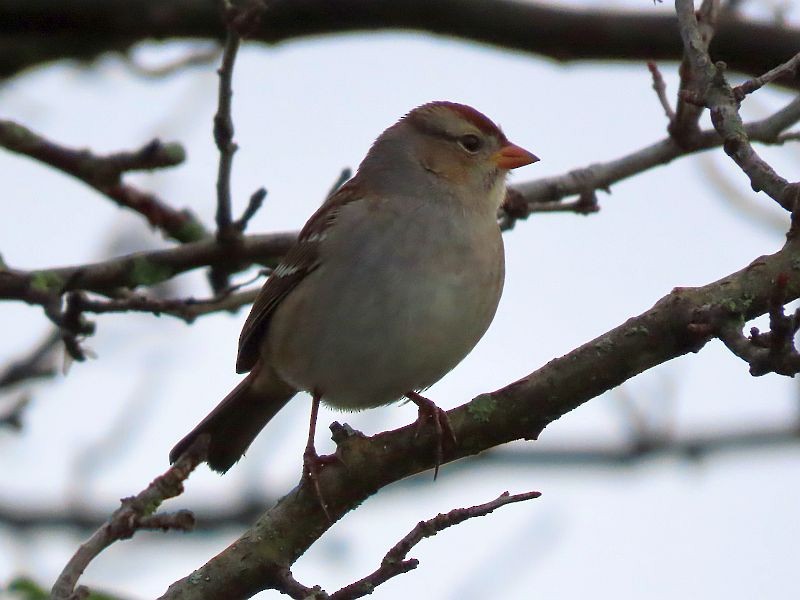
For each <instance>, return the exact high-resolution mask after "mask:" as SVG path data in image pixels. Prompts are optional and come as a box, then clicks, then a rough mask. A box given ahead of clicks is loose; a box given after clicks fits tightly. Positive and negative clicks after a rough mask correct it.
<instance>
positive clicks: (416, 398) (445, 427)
mask: <svg viewBox="0 0 800 600" xmlns="http://www.w3.org/2000/svg"><path fill="white" fill-rule="evenodd" d="M405 396H406V398H408V399H409V400H411V402H413V403H414V404H416V405H417V407H418V408H419V416H418V417H417V432H416V435H419V432H420V430H421V429H422V427H423V426H424V424H425V421H426V420H427V419H430V420H431V421H433V427H434V429H435V430H436V467H435V468H434V470H433V479H434V480H435V479H436V477H437V476H438V475H439V466H440V465H441V464H442V461H443V460H444V450H443V447H444V438H445V436H447V439H448V440H449V441H450V442H452V443H454V444H455V442H456V434H455V433H453V428H452V427H451V426H450V419H448V418H447V413H446V412H444V411H443V410H442V409H441V408H439V407H438V406H436V405H435V404H434V403H433V401H432V400H428V399H427V398H426V397H425V396H422V395H420V394H418V393H417V392H406V393H405Z"/></svg>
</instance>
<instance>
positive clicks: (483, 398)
mask: <svg viewBox="0 0 800 600" xmlns="http://www.w3.org/2000/svg"><path fill="white" fill-rule="evenodd" d="M496 408H497V400H495V399H494V398H492V396H491V395H490V394H481V395H480V396H477V397H475V398H474V399H473V400H472V402H470V403H469V406H467V412H468V413H469V414H470V416H471V417H472V418H473V419H475V420H476V421H478V422H479V423H488V422H489V420H490V419H491V418H492V413H493V412H494V411H495V409H496Z"/></svg>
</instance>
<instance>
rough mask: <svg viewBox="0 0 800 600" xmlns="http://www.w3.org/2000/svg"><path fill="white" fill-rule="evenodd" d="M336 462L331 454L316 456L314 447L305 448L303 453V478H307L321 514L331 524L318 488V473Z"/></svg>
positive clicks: (326, 506) (336, 459) (335, 458)
mask: <svg viewBox="0 0 800 600" xmlns="http://www.w3.org/2000/svg"><path fill="white" fill-rule="evenodd" d="M338 460H339V459H338V458H337V457H336V455H333V454H332V455H330V456H320V455H319V454H317V451H316V449H315V448H314V446H309V447H306V450H305V452H303V477H304V478H308V481H309V482H310V483H311V487H312V488H313V490H314V495H315V496H316V497H317V501H318V502H319V505H320V507H321V508H322V512H324V513H325V516H326V517H327V518H328V521H330V522H331V523H333V519H331V515H330V513H329V512H328V504H327V503H326V502H325V497H324V496H323V495H322V490H321V489H320V486H319V473H320V471H321V470H322V468H323V467H325V466H326V465H330V464H333V463H335V462H337V461H338Z"/></svg>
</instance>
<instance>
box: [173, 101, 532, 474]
mask: <svg viewBox="0 0 800 600" xmlns="http://www.w3.org/2000/svg"><path fill="white" fill-rule="evenodd" d="M537 160H538V158H537V157H536V156H534V155H533V154H531V153H530V152H528V151H527V150H523V149H522V148H520V147H519V146H515V145H514V144H511V143H510V142H509V141H508V139H507V138H506V136H505V135H504V134H503V132H502V131H501V130H500V129H499V128H498V127H497V126H496V125H495V124H494V123H493V122H492V121H490V120H489V119H488V118H487V117H485V116H484V115H483V114H481V113H480V112H478V111H477V110H475V109H474V108H471V107H469V106H464V105H462V104H455V103H452V102H431V103H429V104H425V105H423V106H420V107H419V108H416V109H414V110H412V111H411V112H410V113H408V114H407V115H406V116H405V117H403V118H402V119H400V120H399V121H398V122H397V123H395V124H394V125H392V126H391V127H390V128H389V129H387V130H386V131H384V132H383V133H382V134H381V135H380V136H379V137H378V139H377V140H375V143H374V144H373V145H372V148H371V149H370V151H369V153H368V154H367V156H366V158H365V159H364V161H363V162H362V163H361V165H360V166H359V169H358V173H357V174H356V175H355V177H353V178H352V179H351V180H350V181H349V182H347V183H346V184H345V185H343V186H342V187H341V188H340V189H339V190H338V191H337V192H336V193H334V194H333V195H332V196H331V197H330V198H328V199H327V201H326V202H325V203H324V204H323V205H322V206H321V207H320V209H319V210H317V212H316V213H315V214H314V215H313V216H312V217H311V218H310V219H309V220H308V222H307V223H306V225H305V227H304V228H303V230H302V231H301V232H300V236H299V238H298V240H297V243H296V244H295V245H294V246H293V247H292V248H291V249H290V250H289V252H288V253H287V254H286V256H285V257H284V259H283V261H282V262H281V263H280V264H279V265H278V267H277V268H276V269H275V270H274V271H273V272H272V274H271V275H270V277H269V279H268V280H267V281H266V283H265V284H264V287H263V289H262V290H261V293H260V294H259V296H258V298H257V299H256V301H255V303H254V305H253V308H252V310H251V311H250V315H249V317H248V318H247V321H246V323H245V325H244V328H243V330H242V334H241V337H240V338H239V357H238V360H237V362H236V370H237V372H239V373H243V372H246V371H249V372H250V373H249V375H248V376H247V377H246V378H245V379H244V381H242V382H241V383H240V384H239V385H238V386H237V387H236V388H235V389H234V390H233V391H232V392H231V393H230V394H228V396H227V397H226V398H225V399H224V400H223V401H222V402H221V403H220V404H219V405H218V406H217V407H216V408H215V409H214V410H213V411H212V412H211V413H210V414H209V415H208V416H207V417H206V418H205V419H203V421H202V422H201V423H200V424H199V425H198V426H197V427H195V429H194V430H192V432H191V433H189V434H188V435H187V436H186V437H185V438H184V439H183V440H181V441H180V442H179V443H178V444H177V445H176V446H175V448H174V449H173V450H172V452H171V453H170V460H172V461H174V460H176V459H177V458H178V456H180V454H181V453H182V452H183V451H184V450H185V449H186V448H188V446H189V445H191V443H192V442H193V441H194V440H195V439H196V438H197V436H198V435H200V434H209V436H210V442H209V447H208V455H207V462H208V464H209V466H210V467H211V468H212V469H214V470H216V471H220V472H225V471H227V470H228V469H229V468H230V467H231V466H232V465H233V464H234V463H235V462H236V461H237V460H239V458H241V456H242V454H243V453H244V452H245V450H246V449H247V448H248V446H249V445H250V443H251V442H252V441H253V439H255V437H256V435H258V433H259V432H260V431H261V429H263V427H264V426H265V425H266V424H267V422H268V421H269V420H270V419H271V418H272V417H273V416H275V414H276V413H277V412H278V411H279V410H280V409H281V408H282V407H283V406H284V405H285V404H286V403H287V402H288V401H289V400H290V399H291V398H292V397H293V396H294V395H295V394H296V393H297V391H298V390H303V391H307V392H309V393H311V394H312V396H313V399H314V403H313V408H312V424H311V431H310V434H309V446H308V448H307V452H306V460H309V459H313V458H315V457H316V454H315V453H314V451H313V435H314V424H315V421H316V411H317V408H318V406H319V401H320V400H322V401H324V402H325V403H326V404H329V405H330V406H333V407H336V408H342V409H346V410H360V409H364V408H371V407H376V406H381V405H385V404H390V403H392V402H395V401H396V400H399V399H401V398H403V397H404V396H405V397H407V398H410V399H411V400H413V401H414V402H416V403H418V404H420V408H426V405H425V403H426V402H429V401H426V400H425V399H424V398H422V397H421V396H419V394H418V393H416V392H418V391H419V390H424V389H426V388H428V387H429V386H431V385H433V384H434V383H435V382H436V381H438V380H439V379H441V378H442V377H443V376H444V375H445V374H446V373H447V372H448V371H450V370H451V369H452V368H453V367H455V366H456V365H457V364H458V363H459V362H460V361H461V360H462V359H463V358H464V357H465V356H466V355H467V354H468V353H469V352H470V350H472V348H473V347H474V346H475V344H476V343H477V342H478V340H479V339H480V338H481V337H482V336H483V334H484V332H485V331H486V329H487V328H488V327H489V323H490V322H491V321H492V318H493V317H494V314H495V311H496V309H497V304H498V302H499V300H500V294H501V292H502V289H503V277H504V257H503V241H502V238H501V235H500V230H499V228H498V225H497V220H496V216H497V210H498V207H499V206H500V205H501V203H502V202H503V199H504V197H505V179H506V174H507V173H508V170H509V169H514V168H516V167H520V166H523V165H527V164H530V163H533V162H535V161H537ZM431 406H432V404H431ZM427 408H430V406H428V407H427ZM434 408H435V407H434ZM436 410H438V409H436ZM433 416H434V417H436V415H433ZM436 423H437V426H438V421H436Z"/></svg>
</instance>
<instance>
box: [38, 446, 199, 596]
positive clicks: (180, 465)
mask: <svg viewBox="0 0 800 600" xmlns="http://www.w3.org/2000/svg"><path fill="white" fill-rule="evenodd" d="M207 449H208V438H207V436H200V437H199V438H198V439H197V440H196V441H195V442H194V444H192V446H190V447H189V449H188V450H187V451H186V452H185V453H184V454H183V455H182V456H181V458H180V459H179V460H178V461H176V462H175V464H174V465H172V466H171V467H170V468H169V469H168V470H167V471H166V472H165V473H164V474H163V475H161V476H159V477H156V479H154V480H153V482H152V483H151V484H150V485H149V486H147V488H145V489H144V490H142V491H141V492H140V493H139V494H137V495H136V496H134V497H131V498H123V500H122V505H121V506H120V507H119V508H118V509H117V510H116V511H115V512H114V514H112V515H111V517H110V518H109V519H108V521H106V523H105V524H104V525H103V526H102V527H100V529H98V530H97V531H96V532H95V533H94V534H93V535H92V536H91V537H90V538H89V539H88V540H87V541H86V542H85V543H84V544H82V545H81V547H80V548H78V551H77V552H76V553H75V555H74V556H73V557H72V558H71V559H70V560H69V562H68V563H67V565H66V566H65V567H64V570H63V571H62V572H61V575H59V577H58V579H57V580H56V582H55V584H54V585H53V589H52V592H51V594H52V596H51V597H52V599H53V600H72V599H74V598H75V597H76V596H75V594H76V593H77V592H76V590H75V586H76V585H77V583H78V579H79V578H80V576H81V575H82V574H83V572H84V571H85V570H86V567H87V566H89V563H90V562H92V560H94V558H95V557H96V556H97V555H98V554H100V553H101V552H102V551H103V550H105V549H106V548H108V547H109V546H110V545H111V544H113V543H114V542H116V541H118V540H124V539H128V538H130V537H133V535H134V534H135V533H136V532H137V531H139V530H142V529H151V530H162V531H167V530H169V529H178V530H180V531H189V530H191V529H192V528H193V527H194V515H192V513H191V512H189V511H187V510H182V511H178V512H177V513H170V514H167V513H156V512H155V511H156V510H157V509H158V507H159V506H160V505H161V503H162V502H163V501H164V500H166V499H168V498H174V497H175V496H178V495H180V494H182V493H183V482H184V481H186V479H187V478H188V477H189V475H190V474H191V472H192V471H194V469H195V467H197V465H198V464H200V463H201V462H202V461H203V459H204V457H205V453H206V451H207Z"/></svg>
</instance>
